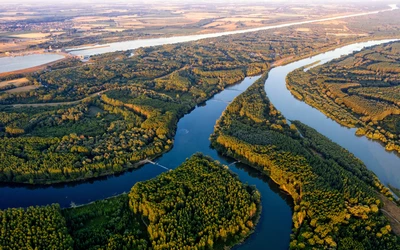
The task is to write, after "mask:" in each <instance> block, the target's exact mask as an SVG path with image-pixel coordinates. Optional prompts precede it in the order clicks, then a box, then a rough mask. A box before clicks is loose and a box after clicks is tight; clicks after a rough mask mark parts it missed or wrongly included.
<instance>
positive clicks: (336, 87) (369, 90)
mask: <svg viewBox="0 0 400 250" xmlns="http://www.w3.org/2000/svg"><path fill="white" fill-rule="evenodd" d="M399 61H400V42H393V43H389V44H384V45H379V46H375V47H373V48H368V49H364V50H362V51H360V52H357V53H354V54H352V55H349V56H346V57H344V58H340V59H337V60H334V61H332V62H330V63H327V64H325V65H322V66H319V67H315V68H312V69H311V70H308V71H307V72H304V71H303V70H302V69H298V70H295V71H294V72H292V73H291V74H290V75H289V76H288V82H287V85H288V88H289V89H290V90H291V91H292V93H295V95H296V96H297V97H298V98H299V99H302V100H305V102H307V103H309V104H310V105H312V106H314V107H316V108H318V109H320V110H321V111H322V112H324V113H325V114H326V115H328V116H329V117H331V118H332V119H335V120H336V121H338V122H339V123H341V124H342V125H345V126H349V127H358V130H357V134H358V135H365V136H367V137H368V138H371V139H376V140H380V141H381V142H383V143H384V144H385V146H386V149H387V150H394V151H397V152H400V137H399V134H400V88H399V87H400V86H399V85H400V74H399V73H400V63H399Z"/></svg>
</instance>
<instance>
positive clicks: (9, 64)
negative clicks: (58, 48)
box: [0, 54, 64, 73]
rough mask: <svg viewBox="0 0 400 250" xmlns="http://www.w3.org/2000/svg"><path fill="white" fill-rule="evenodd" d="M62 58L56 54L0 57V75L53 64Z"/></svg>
mask: <svg viewBox="0 0 400 250" xmlns="http://www.w3.org/2000/svg"><path fill="white" fill-rule="evenodd" d="M62 58H64V56H61V55H57V54H34V55H26V56H16V57H0V73H4V72H9V71H14V70H21V69H26V68H31V67H35V66H39V65H43V64H46V63H50V62H54V61H57V60H59V59H62Z"/></svg>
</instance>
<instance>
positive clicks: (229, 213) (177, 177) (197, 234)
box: [129, 154, 261, 249]
mask: <svg viewBox="0 0 400 250" xmlns="http://www.w3.org/2000/svg"><path fill="white" fill-rule="evenodd" d="M260 202H261V201H260V194H259V192H258V191H257V190H256V189H255V188H253V187H250V186H247V185H243V184H242V183H241V182H240V180H239V179H238V178H237V177H236V176H235V175H233V173H231V172H230V171H229V170H227V167H224V166H222V165H221V164H219V163H217V162H215V161H212V159H209V158H207V157H205V156H202V155H200V154H197V155H195V156H193V157H191V158H190V159H189V160H187V161H186V162H184V163H183V164H182V165H181V166H179V167H178V168H176V169H175V170H173V171H170V172H167V173H163V174H161V175H160V176H158V177H157V178H154V179H152V180H149V181H145V182H140V183H137V184H136V185H135V186H134V187H133V188H132V190H131V192H130V193H129V204H130V207H131V209H132V210H133V212H134V213H135V214H140V215H142V216H143V217H144V218H145V220H146V221H147V222H146V224H147V225H148V227H147V231H148V233H149V239H150V241H151V242H152V248H153V249H213V248H217V249H223V246H232V245H234V244H236V243H238V242H240V241H242V240H243V239H244V238H245V237H247V236H248V235H249V234H250V233H251V232H252V231H253V229H254V227H255V224H256V222H257V220H258V215H259V213H260Z"/></svg>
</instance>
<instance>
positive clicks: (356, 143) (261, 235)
mask: <svg viewBox="0 0 400 250" xmlns="http://www.w3.org/2000/svg"><path fill="white" fill-rule="evenodd" d="M388 41H390V40H381V41H371V42H365V43H358V44H353V45H349V46H345V47H342V48H339V49H336V50H333V51H330V52H326V53H323V54H320V55H317V56H314V57H310V58H307V59H304V60H300V61H297V62H294V63H290V64H288V65H285V66H280V67H276V68H273V69H272V70H271V71H270V73H269V77H268V79H267V81H266V87H265V89H266V92H267V95H268V97H269V98H270V100H271V102H272V103H273V104H274V105H275V106H276V107H277V108H278V110H280V111H281V112H282V114H283V115H284V116H285V117H286V118H288V119H290V120H294V119H296V120H300V121H302V122H303V123H305V124H307V125H310V126H311V127H313V128H315V129H317V130H318V131H319V132H320V133H322V134H324V135H326V136H328V137H329V138H331V139H332V140H333V141H335V142H337V143H338V144H340V145H342V146H343V147H345V148H347V149H348V150H349V151H351V152H352V153H353V154H355V155H356V156H357V157H359V158H360V159H361V160H363V161H364V162H365V163H366V165H367V166H368V168H369V169H371V170H372V171H374V172H375V173H376V174H377V176H378V177H379V178H380V180H381V181H382V182H384V183H385V184H387V183H390V184H392V185H394V186H396V187H400V158H399V157H398V156H396V155H395V154H393V153H390V152H387V151H385V149H384V147H383V146H382V145H380V144H379V143H378V142H375V141H371V140H368V139H366V138H365V137H357V136H355V134H354V133H355V130H354V129H348V128H345V127H342V126H340V125H338V124H337V123H336V122H335V121H333V120H331V119H329V118H327V117H326V116H325V115H323V114H322V113H321V112H319V111H318V110H316V109H314V108H312V107H310V106H308V105H307V104H305V103H304V102H301V101H298V100H297V99H295V98H294V97H293V96H292V95H291V94H290V92H289V91H288V90H287V88H286V83H285V78H286V76H287V74H288V73H289V72H291V71H292V70H294V69H297V68H299V67H303V66H306V65H308V64H310V63H313V62H316V61H321V63H324V62H327V61H329V60H332V59H334V58H338V57H340V56H341V55H345V54H349V53H351V52H353V51H358V50H361V49H362V48H363V47H365V46H372V45H375V44H381V43H384V42H388ZM256 79H258V77H248V78H246V79H245V80H244V81H243V82H241V83H239V84H237V85H234V86H231V87H228V88H226V89H225V90H224V91H222V92H221V93H219V94H217V95H215V96H214V97H213V98H211V99H210V100H208V101H207V102H206V103H205V104H204V105H201V106H198V107H196V108H195V109H194V110H193V111H192V112H190V113H189V114H187V115H185V116H184V117H183V118H182V119H181V120H180V121H179V123H178V127H177V133H176V136H175V143H174V147H173V148H172V150H171V151H169V152H168V153H166V154H164V155H163V156H162V157H160V158H158V159H157V160H156V162H157V163H159V164H161V165H163V166H165V167H167V168H170V169H174V168H176V167H177V166H178V165H180V164H181V163H182V162H183V161H184V160H185V159H186V158H187V157H190V156H191V155H193V154H194V153H196V152H202V153H204V154H206V155H209V156H211V157H213V158H214V159H216V160H219V161H220V162H222V163H223V164H227V165H228V164H231V163H232V161H233V160H232V159H227V158H224V157H222V156H221V155H219V154H218V153H217V152H216V151H215V150H213V149H211V148H210V141H209V136H210V134H211V133H212V132H213V128H214V125H215V122H216V120H217V119H218V118H219V117H220V116H221V114H222V112H223V110H224V109H225V108H226V106H227V105H228V104H229V102H231V101H232V100H233V99H234V98H235V97H236V96H238V95H239V94H240V93H242V92H243V91H244V90H246V89H247V88H248V87H249V86H250V85H251V84H252V83H253V82H254V81H255V80H256ZM230 169H231V170H232V171H233V172H235V173H236V174H237V175H238V176H239V178H240V179H241V180H242V181H243V182H247V183H249V184H250V185H255V186H256V187H257V188H258V190H259V191H260V192H261V195H262V215H261V219H260V222H259V224H258V226H257V229H256V232H255V233H254V234H252V235H251V236H250V238H249V239H248V240H247V241H246V242H245V243H244V244H243V245H240V246H238V247H237V249H263V248H265V247H266V245H265V244H266V243H267V244H268V247H269V248H270V249H287V248H288V244H289V241H290V233H291V226H292V220H291V215H292V211H291V208H290V204H291V200H290V198H288V197H287V196H286V195H285V194H283V193H282V192H281V191H279V190H278V188H277V187H276V185H275V184H274V183H272V181H271V180H270V179H268V178H267V177H266V176H262V175H260V174H258V173H257V172H256V171H254V170H252V169H251V168H249V167H246V166H244V165H242V164H240V163H236V164H231V165H230ZM164 171H165V170H164V169H163V168H160V167H159V166H155V165H152V164H147V165H145V166H143V167H142V168H140V169H138V170H134V171H130V172H127V173H125V174H122V175H119V176H110V177H107V178H103V179H100V180H95V181H91V182H83V183H75V184H69V185H58V186H52V187H31V188H28V187H26V186H18V185H13V186H8V185H3V186H0V201H1V203H0V208H8V207H26V206H30V205H45V204H50V203H59V204H60V205H61V206H62V207H69V206H70V205H71V203H75V204H77V205H79V204H84V203H88V202H91V201H94V200H99V199H103V198H106V197H110V196H113V195H116V194H120V193H123V192H128V191H129V190H130V188H131V187H132V186H133V185H134V184H135V183H136V182H138V181H143V180H148V179H150V178H153V177H155V176H157V175H159V174H160V173H162V172H164Z"/></svg>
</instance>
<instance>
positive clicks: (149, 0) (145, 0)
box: [0, 0, 400, 3]
mask: <svg viewBox="0 0 400 250" xmlns="http://www.w3.org/2000/svg"><path fill="white" fill-rule="evenodd" d="M40 2H46V3H54V2H55V1H54V0H0V3H40ZM72 2H77V3H82V2H93V3H99V2H102V3H104V2H105V3H117V2H120V3H122V2H126V3H157V2H163V3H165V0H69V1H66V3H72ZM167 2H169V3H204V2H210V3H218V2H222V3H223V2H230V3H244V2H262V3H272V2H274V3H276V2H286V3H288V2H304V3H305V2H310V3H326V2H331V3H332V2H363V3H365V2H385V3H386V2H387V3H399V2H400V1H399V0H392V1H390V0H246V1H243V0H168V1H167ZM59 3H62V1H61V2H59Z"/></svg>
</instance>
